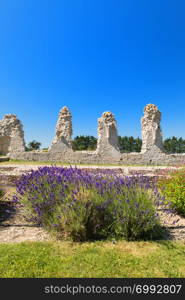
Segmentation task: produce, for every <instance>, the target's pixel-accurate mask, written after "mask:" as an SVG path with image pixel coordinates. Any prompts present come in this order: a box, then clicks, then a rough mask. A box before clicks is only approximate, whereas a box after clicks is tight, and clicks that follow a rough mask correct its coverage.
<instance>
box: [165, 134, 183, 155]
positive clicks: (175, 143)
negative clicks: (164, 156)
mask: <svg viewBox="0 0 185 300" xmlns="http://www.w3.org/2000/svg"><path fill="white" fill-rule="evenodd" d="M164 149H165V151H166V152H167V153H185V140H183V139H182V137H180V138H177V137H175V136H173V137H171V138H167V139H165V140H164Z"/></svg>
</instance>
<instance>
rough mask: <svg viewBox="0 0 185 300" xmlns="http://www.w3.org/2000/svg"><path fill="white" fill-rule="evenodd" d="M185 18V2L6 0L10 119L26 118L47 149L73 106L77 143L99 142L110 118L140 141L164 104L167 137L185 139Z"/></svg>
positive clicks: (2, 51)
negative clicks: (153, 110)
mask: <svg viewBox="0 0 185 300" xmlns="http://www.w3.org/2000/svg"><path fill="white" fill-rule="evenodd" d="M184 12H185V2H184V0H182V1H181V0H180V1H179V0H150V1H149V0H52V1H51V0H26V1H25V0H6V1H3V0H2V1H0V118H2V117H3V115H4V114H7V113H15V114H17V116H18V118H19V119H20V120H21V121H22V123H23V125H24V130H25V138H26V141H27V142H29V141H31V140H33V139H36V140H38V141H40V142H42V147H46V146H48V145H49V144H50V142H51V140H52V138H53V136H54V131H55V124H56V121H57V115H58V112H59V110H60V108H61V107H62V106H64V105H67V106H68V107H69V108H70V109H71V112H72V114H73V131H74V136H76V135H80V134H85V135H95V136H96V134H97V118H98V117H100V115H101V114H102V112H104V111H106V110H110V111H112V112H113V113H114V114H115V117H116V119H117V122H118V130H119V134H120V135H133V136H135V137H137V136H140V118H141V116H142V114H143V107H144V106H145V105H146V104H148V103H154V104H156V105H158V106H159V109H160V110H161V111H162V130H163V136H164V137H168V136H172V135H176V136H179V137H180V136H182V137H184V138H185V17H184Z"/></svg>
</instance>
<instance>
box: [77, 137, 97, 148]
mask: <svg viewBox="0 0 185 300" xmlns="http://www.w3.org/2000/svg"><path fill="white" fill-rule="evenodd" d="M96 146H97V139H96V138H95V137H94V136H89V135H87V136H84V135H80V136H76V137H75V138H74V140H73V143H72V147H73V150H76V151H77V150H95V149H96Z"/></svg>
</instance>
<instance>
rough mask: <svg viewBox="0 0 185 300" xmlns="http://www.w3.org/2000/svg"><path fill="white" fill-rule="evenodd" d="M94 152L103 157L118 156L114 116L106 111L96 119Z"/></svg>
mask: <svg viewBox="0 0 185 300" xmlns="http://www.w3.org/2000/svg"><path fill="white" fill-rule="evenodd" d="M96 152H97V153H98V154H99V155H103V156H114V157H115V156H119V155H120V153H119V147H118V134H117V124H116V120H115V118H114V115H113V114H112V113H111V112H109V111H107V112H104V113H103V114H102V116H101V118H99V119H98V142H97V150H96Z"/></svg>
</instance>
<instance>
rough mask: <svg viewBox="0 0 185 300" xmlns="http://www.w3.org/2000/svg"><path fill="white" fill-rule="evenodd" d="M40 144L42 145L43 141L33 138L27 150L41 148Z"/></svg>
mask: <svg viewBox="0 0 185 300" xmlns="http://www.w3.org/2000/svg"><path fill="white" fill-rule="evenodd" d="M40 146H41V143H39V142H37V141H35V140H33V141H32V142H30V143H29V144H28V147H26V150H27V151H32V150H38V149H40Z"/></svg>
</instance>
